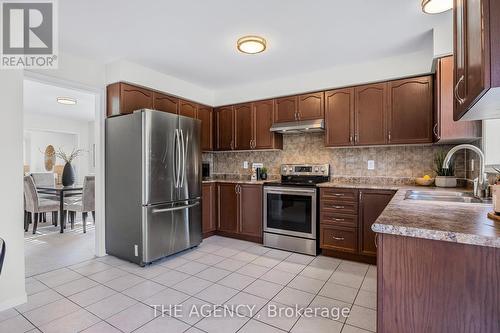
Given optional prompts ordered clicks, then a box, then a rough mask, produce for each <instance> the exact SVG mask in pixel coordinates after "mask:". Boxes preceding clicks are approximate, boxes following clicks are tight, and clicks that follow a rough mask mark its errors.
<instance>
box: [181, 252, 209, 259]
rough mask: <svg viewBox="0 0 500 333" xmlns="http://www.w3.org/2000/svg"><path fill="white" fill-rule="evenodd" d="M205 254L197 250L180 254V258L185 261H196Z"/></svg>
mask: <svg viewBox="0 0 500 333" xmlns="http://www.w3.org/2000/svg"><path fill="white" fill-rule="evenodd" d="M205 254H206V253H205V252H202V251H198V250H188V251H184V252H183V253H182V258H184V259H187V260H196V259H199V258H200V257H202V256H204V255H205Z"/></svg>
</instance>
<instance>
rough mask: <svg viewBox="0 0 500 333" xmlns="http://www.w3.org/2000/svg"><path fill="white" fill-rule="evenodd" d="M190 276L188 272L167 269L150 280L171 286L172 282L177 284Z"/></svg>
mask: <svg viewBox="0 0 500 333" xmlns="http://www.w3.org/2000/svg"><path fill="white" fill-rule="evenodd" d="M188 277H190V275H189V274H186V273H182V272H178V271H175V270H169V271H167V272H165V273H162V274H160V275H158V276H156V277H154V278H153V279H152V280H153V281H155V282H158V283H160V284H162V285H164V286H167V287H171V286H173V285H174V284H177V283H179V282H181V281H183V280H185V279H187V278H188Z"/></svg>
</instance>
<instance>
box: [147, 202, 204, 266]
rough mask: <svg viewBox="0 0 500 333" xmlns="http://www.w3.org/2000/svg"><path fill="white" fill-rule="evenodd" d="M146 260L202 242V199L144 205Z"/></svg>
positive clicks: (149, 260)
mask: <svg viewBox="0 0 500 333" xmlns="http://www.w3.org/2000/svg"><path fill="white" fill-rule="evenodd" d="M142 237H143V254H142V264H146V263H150V262H152V261H154V260H157V259H160V258H162V257H166V256H168V255H171V254H174V253H177V252H180V251H183V250H186V249H189V248H191V247H194V246H197V245H198V244H200V243H201V240H202V235H201V202H200V200H199V199H197V200H190V201H181V202H175V203H169V204H160V205H154V206H145V207H143V236H142Z"/></svg>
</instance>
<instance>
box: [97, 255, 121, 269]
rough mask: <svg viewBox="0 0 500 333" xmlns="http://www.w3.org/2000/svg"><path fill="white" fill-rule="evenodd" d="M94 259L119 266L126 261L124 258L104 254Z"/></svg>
mask: <svg viewBox="0 0 500 333" xmlns="http://www.w3.org/2000/svg"><path fill="white" fill-rule="evenodd" d="M96 260H97V261H100V262H102V263H105V264H108V265H111V266H120V265H123V264H124V263H126V261H125V260H122V259H119V258H117V257H113V256H110V255H106V256H104V257H100V258H97V259H96Z"/></svg>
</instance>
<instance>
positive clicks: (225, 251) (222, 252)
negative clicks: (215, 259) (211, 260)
mask: <svg viewBox="0 0 500 333" xmlns="http://www.w3.org/2000/svg"><path fill="white" fill-rule="evenodd" d="M238 252H240V251H238V250H235V249H231V248H227V247H223V248H221V249H219V250H217V251H215V252H214V253H213V254H215V255H218V256H221V257H226V258H231V257H233V256H234V255H235V254H237V253H238Z"/></svg>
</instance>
